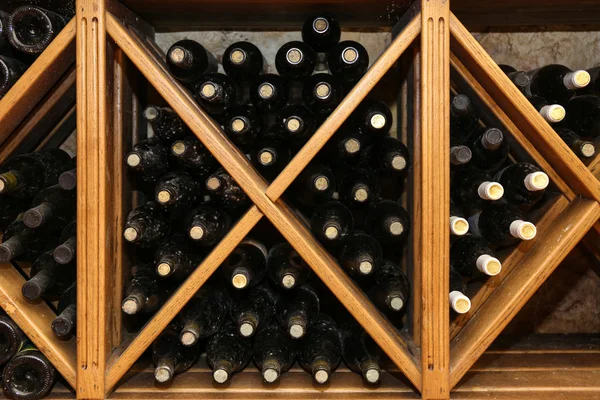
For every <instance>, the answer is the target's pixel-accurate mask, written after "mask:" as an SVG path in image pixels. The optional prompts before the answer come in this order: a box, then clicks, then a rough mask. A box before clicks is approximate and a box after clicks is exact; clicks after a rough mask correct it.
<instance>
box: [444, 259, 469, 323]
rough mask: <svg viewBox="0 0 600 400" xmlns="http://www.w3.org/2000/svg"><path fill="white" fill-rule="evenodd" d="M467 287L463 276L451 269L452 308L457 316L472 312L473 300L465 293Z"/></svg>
mask: <svg viewBox="0 0 600 400" xmlns="http://www.w3.org/2000/svg"><path fill="white" fill-rule="evenodd" d="M466 292H467V285H465V283H464V282H463V280H462V276H460V274H459V273H458V272H456V271H455V270H454V269H453V268H452V267H450V296H449V297H450V307H451V308H452V310H454V312H456V313H457V314H466V313H468V312H469V310H471V299H469V298H468V297H467V296H466V295H465V293H466Z"/></svg>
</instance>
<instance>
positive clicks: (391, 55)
mask: <svg viewBox="0 0 600 400" xmlns="http://www.w3.org/2000/svg"><path fill="white" fill-rule="evenodd" d="M420 31H421V18H420V15H416V16H415V17H414V18H413V19H412V20H411V21H410V22H409V23H408V25H407V26H406V27H405V28H404V30H403V31H402V32H401V33H400V34H399V35H398V36H397V37H396V38H395V39H394V40H393V41H392V43H391V44H390V45H389V46H388V48H387V49H386V50H385V51H384V52H383V54H382V55H381V56H380V57H379V59H377V61H375V63H374V64H373V65H372V66H371V68H370V69H369V70H368V71H367V73H366V74H365V75H364V76H363V77H362V79H361V80H360V81H359V82H358V83H357V84H356V86H354V88H353V89H352V90H351V91H350V93H348V95H347V96H346V97H345V98H344V100H343V101H342V102H341V103H340V105H339V106H338V107H337V108H336V109H335V111H334V112H333V113H332V114H331V115H330V116H329V118H327V120H326V121H325V122H323V124H322V125H321V126H320V127H319V129H318V130H317V132H316V133H315V134H314V135H313V136H312V137H311V138H310V140H309V141H308V142H307V143H306V144H305V145H304V147H303V148H302V149H301V150H300V151H299V152H298V153H297V154H296V156H295V157H294V158H293V159H292V161H290V163H289V164H288V165H287V166H286V167H285V168H284V169H283V171H282V172H281V173H280V174H279V176H277V178H276V179H275V180H274V181H273V183H272V184H271V186H269V189H268V190H267V196H268V197H269V198H270V199H271V200H273V201H275V200H277V199H278V198H279V197H280V196H281V195H282V194H283V192H285V191H286V189H287V188H288V187H289V186H290V184H291V183H292V182H293V181H294V179H296V177H297V176H298V175H299V174H300V172H302V170H303V169H304V168H305V167H306V166H307V165H308V163H309V162H310V161H311V160H312V159H313V158H314V156H315V155H316V154H317V153H318V152H319V150H320V149H321V148H322V147H323V146H324V145H325V143H326V142H327V140H329V138H330V137H331V136H332V135H333V134H334V133H335V132H336V131H337V130H338V128H339V127H340V126H341V125H342V124H343V123H344V121H345V120H346V119H347V118H348V117H349V116H350V114H351V113H352V112H353V111H354V110H355V109H356V107H357V106H358V105H359V104H360V102H361V101H362V100H363V99H364V98H365V97H366V96H367V94H369V92H370V91H371V89H373V87H375V85H376V84H377V82H379V80H380V79H381V78H382V77H383V76H384V75H385V73H386V72H387V71H388V70H389V69H390V68H391V67H392V65H394V63H395V62H396V61H397V60H398V58H399V57H400V56H401V55H402V53H404V51H405V50H406V49H407V48H408V47H409V46H410V45H411V44H412V43H413V41H414V40H415V39H416V37H417V36H418V34H419V32H420Z"/></svg>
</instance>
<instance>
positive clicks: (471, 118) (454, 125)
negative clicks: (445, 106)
mask: <svg viewBox="0 0 600 400" xmlns="http://www.w3.org/2000/svg"><path fill="white" fill-rule="evenodd" d="M478 124H479V117H478V116H477V113H476V112H475V109H474V108H473V103H472V102H471V99H469V97H468V96H466V95H464V94H458V95H456V96H452V98H451V100H450V135H451V136H452V137H454V138H456V139H457V140H458V141H459V142H462V141H464V140H466V139H467V138H468V137H469V136H470V135H471V133H473V131H474V130H475V129H476V128H477V126H478Z"/></svg>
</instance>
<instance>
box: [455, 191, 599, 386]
mask: <svg viewBox="0 0 600 400" xmlns="http://www.w3.org/2000/svg"><path fill="white" fill-rule="evenodd" d="M599 216H600V205H599V204H598V203H597V202H595V201H590V200H585V199H577V200H575V202H573V203H571V204H570V205H569V207H568V208H567V209H566V210H565V212H563V213H562V214H560V215H559V216H558V218H556V219H555V222H554V224H553V225H552V226H551V227H550V228H549V229H548V232H547V233H545V234H544V235H542V236H540V237H539V238H537V239H536V244H535V246H533V247H532V248H531V249H530V250H529V251H528V252H527V254H526V255H525V257H523V259H522V260H521V262H520V264H519V267H518V268H515V269H514V270H513V271H512V273H511V274H510V275H509V276H507V277H506V278H505V279H504V281H503V282H502V284H501V285H500V286H499V287H498V288H496V290H495V291H494V293H493V294H492V295H491V296H490V297H489V298H488V299H487V301H486V302H485V303H484V304H483V306H481V308H480V309H479V311H478V312H477V313H476V314H475V315H474V316H473V317H472V318H471V320H470V321H469V322H468V323H467V324H466V325H465V327H464V328H463V330H462V331H461V332H460V334H459V335H458V336H456V338H454V340H453V341H452V343H451V353H450V354H451V356H450V360H451V372H450V381H451V385H452V386H454V385H456V384H457V383H458V382H459V381H460V379H461V378H462V377H463V376H464V374H465V373H466V372H467V371H468V370H469V368H471V366H472V365H473V364H474V363H475V361H476V360H477V359H478V358H479V357H480V356H481V354H483V352H484V351H485V349H487V348H488V346H489V345H490V344H491V343H492V342H493V341H494V339H496V337H497V336H498V335H499V334H500V332H501V331H502V330H503V329H504V328H505V327H506V325H507V324H508V323H509V322H510V320H511V319H512V318H513V317H514V316H515V315H516V314H517V313H518V312H519V310H520V309H521V308H522V307H523V306H524V305H525V303H526V302H527V301H528V300H529V299H530V298H531V296H532V295H533V294H534V293H535V291H536V290H537V289H538V288H539V287H540V286H541V285H542V283H543V282H544V281H545V280H546V279H547V278H548V277H549V276H550V274H551V273H552V271H554V269H555V268H556V267H557V266H558V264H560V262H561V261H562V260H563V259H564V257H566V255H567V254H568V253H569V252H570V251H571V250H572V248H573V247H574V246H575V245H576V244H577V243H578V242H579V241H580V240H581V238H582V237H583V235H585V233H586V232H587V231H588V230H589V229H590V227H591V226H592V224H593V221H596V220H597V219H598V217H599Z"/></svg>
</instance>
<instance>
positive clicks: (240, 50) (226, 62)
mask: <svg viewBox="0 0 600 400" xmlns="http://www.w3.org/2000/svg"><path fill="white" fill-rule="evenodd" d="M266 66H267V63H266V61H265V59H264V57H263V55H262V53H261V52H260V50H259V49H258V47H256V46H255V45H254V44H252V43H250V42H235V43H233V44H232V45H231V46H229V47H228V48H227V49H226V50H225V52H224V53H223V70H225V73H226V74H227V75H229V76H230V77H231V78H232V79H234V80H236V81H239V82H244V81H249V80H251V79H253V78H255V77H257V76H258V75H261V74H263V73H264V72H265V69H266Z"/></svg>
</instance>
